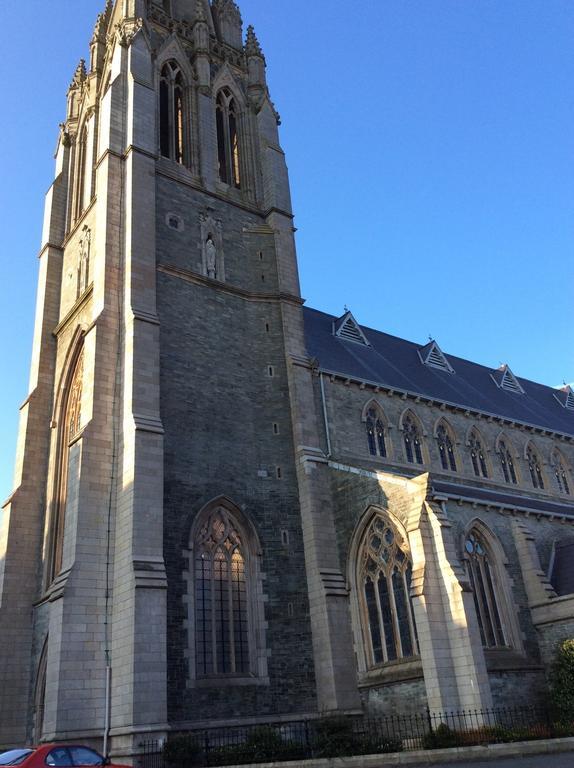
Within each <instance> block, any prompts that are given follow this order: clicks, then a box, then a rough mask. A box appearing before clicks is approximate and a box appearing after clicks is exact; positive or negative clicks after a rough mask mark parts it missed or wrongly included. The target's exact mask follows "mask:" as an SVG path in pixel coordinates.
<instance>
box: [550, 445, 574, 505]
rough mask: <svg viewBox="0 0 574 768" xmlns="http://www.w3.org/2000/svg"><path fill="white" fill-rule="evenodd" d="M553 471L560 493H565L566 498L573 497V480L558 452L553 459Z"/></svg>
mask: <svg viewBox="0 0 574 768" xmlns="http://www.w3.org/2000/svg"><path fill="white" fill-rule="evenodd" d="M552 469H553V471H554V477H555V478H556V486H557V488H558V492H559V493H563V494H565V495H566V496H571V495H572V492H571V490H570V486H571V479H570V477H569V473H568V470H567V469H566V465H565V463H564V461H563V459H562V456H561V455H560V453H558V451H556V452H555V453H554V455H553V457H552Z"/></svg>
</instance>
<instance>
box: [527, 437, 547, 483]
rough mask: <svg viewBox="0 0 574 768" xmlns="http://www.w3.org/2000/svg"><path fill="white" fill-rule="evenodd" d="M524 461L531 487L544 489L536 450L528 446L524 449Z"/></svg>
mask: <svg viewBox="0 0 574 768" xmlns="http://www.w3.org/2000/svg"><path fill="white" fill-rule="evenodd" d="M526 460H527V462H528V471H529V472H530V479H531V480H532V487H533V488H539V489H541V490H543V489H544V476H543V474H542V465H541V462H540V458H539V456H538V453H537V452H536V450H535V449H534V448H533V447H532V446H531V445H529V446H528V448H527V449H526Z"/></svg>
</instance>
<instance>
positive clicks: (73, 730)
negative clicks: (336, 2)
mask: <svg viewBox="0 0 574 768" xmlns="http://www.w3.org/2000/svg"><path fill="white" fill-rule="evenodd" d="M265 67H266V65H265V58H264V55H263V53H262V50H261V47H260V45H259V42H258V40H257V37H256V35H255V32H254V31H253V29H252V28H251V27H250V28H249V29H248V30H247V32H246V35H244V33H243V29H242V19H241V15H240V11H239V8H238V7H237V5H236V4H235V3H234V2H233V0H212V2H211V4H210V3H209V2H208V0H117V2H116V3H115V4H114V3H112V2H108V5H107V7H106V8H105V10H104V12H103V13H102V14H101V15H100V16H99V17H98V19H97V23H96V27H95V30H94V34H93V37H92V40H91V43H90V59H89V62H88V63H86V64H85V63H84V62H83V61H82V62H80V64H79V65H78V68H77V70H76V72H75V74H74V77H73V80H72V83H71V85H70V88H69V91H68V100H67V116H66V120H65V123H64V124H63V126H62V129H61V133H60V137H59V142H58V150H57V159H56V178H55V181H54V184H53V186H52V188H51V190H50V191H49V193H48V196H47V202H46V214H45V223H44V231H43V241H42V247H41V251H40V280H39V291H38V303H37V315H36V328H35V337H34V349H33V362H32V371H31V378H30V393H29V396H28V398H27V400H26V401H25V403H24V405H23V406H22V409H21V424H20V435H19V442H18V457H17V465H16V476H15V485H14V487H15V490H14V493H13V494H12V496H11V497H10V499H9V500H8V501H7V503H6V505H5V507H4V517H3V520H4V525H3V531H2V538H1V539H0V542H1V543H0V553H1V555H2V560H1V569H0V744H2V745H12V744H14V743H22V742H25V741H29V740H36V741H39V740H59V739H71V740H75V741H86V740H93V742H94V743H95V744H99V745H100V746H101V741H102V738H105V739H108V740H109V743H111V746H112V748H113V750H114V752H115V753H116V754H122V752H123V753H124V754H129V752H130V750H131V749H132V747H133V746H134V745H135V744H137V743H139V742H138V740H139V739H141V737H142V736H143V735H145V736H146V737H154V736H162V735H163V734H165V733H166V732H167V730H168V729H169V728H170V727H171V728H173V729H178V728H184V727H186V725H189V724H194V723H201V722H205V721H210V722H214V721H222V722H223V721H229V720H232V719H234V718H237V717H238V716H242V717H250V716H251V717H255V716H258V717H262V716H265V717H269V718H273V717H275V718H276V717H278V716H280V715H285V714H288V715H290V716H304V715H307V714H311V713H313V712H316V711H317V710H319V711H352V710H355V709H357V707H358V706H359V699H358V692H357V687H356V680H355V674H354V665H353V650H352V640H351V631H350V628H349V627H350V625H349V619H348V605H347V601H346V593H345V588H344V584H343V583H342V582H343V579H342V576H341V575H340V572H339V565H338V558H337V555H336V546H335V543H334V541H335V533H334V528H333V522H332V520H331V518H330V516H329V513H328V512H327V508H328V504H325V501H326V500H327V499H328V494H329V481H328V479H327V475H326V473H327V468H326V459H325V456H324V454H323V452H322V451H321V450H320V448H319V445H320V439H319V433H318V423H319V422H318V419H317V414H316V404H315V399H314V395H313V385H312V368H311V362H310V360H309V359H308V356H307V353H306V350H305V342H304V335H303V316H302V300H301V298H300V290H299V281H298V272H297V261H296V253H295V244H294V229H293V215H292V211H291V201H290V191H289V181H288V175H287V168H286V163H285V157H284V154H283V151H282V150H281V146H280V143H279V137H278V122H279V121H278V115H277V113H276V111H275V108H274V106H273V104H272V102H271V100H270V96H269V92H268V89H267V84H266V69H265ZM310 614H311V615H312V617H313V621H312V622H311V620H310ZM341 660H342V661H341ZM349 662H350V663H349Z"/></svg>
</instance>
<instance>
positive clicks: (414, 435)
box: [399, 408, 428, 466]
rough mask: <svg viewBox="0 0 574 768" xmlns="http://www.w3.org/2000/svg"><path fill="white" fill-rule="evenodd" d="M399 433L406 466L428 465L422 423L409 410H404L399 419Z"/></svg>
mask: <svg viewBox="0 0 574 768" xmlns="http://www.w3.org/2000/svg"><path fill="white" fill-rule="evenodd" d="M399 431H400V432H401V433H402V436H403V453H404V458H405V461H406V462H407V463H408V464H415V465H419V466H420V465H423V464H428V450H427V446H426V441H425V437H426V432H425V430H424V427H423V424H422V421H421V420H420V419H419V417H418V416H417V415H416V414H415V412H414V411H412V410H411V409H410V408H406V409H405V410H404V411H403V412H402V414H401V417H400V419H399Z"/></svg>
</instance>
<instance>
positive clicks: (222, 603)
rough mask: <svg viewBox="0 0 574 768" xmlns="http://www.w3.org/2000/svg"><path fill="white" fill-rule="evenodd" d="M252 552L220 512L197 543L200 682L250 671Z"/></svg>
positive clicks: (226, 514)
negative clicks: (250, 558)
mask: <svg viewBox="0 0 574 768" xmlns="http://www.w3.org/2000/svg"><path fill="white" fill-rule="evenodd" d="M247 559H248V552H247V548H246V542H245V541H244V537H243V535H242V533H241V532H240V529H239V526H238V525H237V523H236V522H235V521H234V519H233V517H232V516H231V514H230V513H229V512H228V511H227V510H226V509H224V508H223V507H218V508H217V509H216V510H215V511H214V512H213V513H212V514H210V515H209V517H208V518H207V520H206V521H205V524H204V525H203V526H202V527H201V528H200V530H199V534H198V536H197V539H196V542H195V557H194V560H195V626H196V667H197V676H198V677H212V676H219V675H246V674H248V673H249V672H250V648H249V599H250V594H249V590H250V587H251V585H250V584H249V579H248V567H247Z"/></svg>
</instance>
